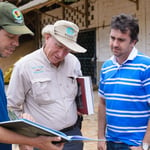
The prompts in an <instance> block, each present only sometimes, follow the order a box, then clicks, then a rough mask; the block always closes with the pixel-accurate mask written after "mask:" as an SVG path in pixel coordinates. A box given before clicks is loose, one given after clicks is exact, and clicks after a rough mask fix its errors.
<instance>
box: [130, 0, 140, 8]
mask: <svg viewBox="0 0 150 150" xmlns="http://www.w3.org/2000/svg"><path fill="white" fill-rule="evenodd" d="M129 1H130V2H133V3H135V4H136V10H139V0H129Z"/></svg>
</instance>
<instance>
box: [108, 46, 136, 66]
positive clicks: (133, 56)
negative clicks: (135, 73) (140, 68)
mask: <svg viewBox="0 0 150 150" xmlns="http://www.w3.org/2000/svg"><path fill="white" fill-rule="evenodd" d="M137 53H138V51H137V49H136V48H135V47H133V49H132V51H131V52H130V54H129V56H128V58H127V59H126V60H125V61H124V62H123V63H122V64H124V63H125V62H127V61H128V60H133V59H134V58H135V57H136V56H137ZM110 59H111V60H112V62H113V63H114V64H117V65H119V64H118V62H117V61H116V57H115V56H114V55H113V56H112V57H111V58H110ZM119 66H120V65H119Z"/></svg>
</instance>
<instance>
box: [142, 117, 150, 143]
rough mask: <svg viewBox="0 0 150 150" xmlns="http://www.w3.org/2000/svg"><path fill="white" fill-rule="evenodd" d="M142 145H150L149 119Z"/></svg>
mask: <svg viewBox="0 0 150 150" xmlns="http://www.w3.org/2000/svg"><path fill="white" fill-rule="evenodd" d="M143 143H148V144H149V145H150V119H149V122H148V126H147V130H146V133H145V136H144V140H143Z"/></svg>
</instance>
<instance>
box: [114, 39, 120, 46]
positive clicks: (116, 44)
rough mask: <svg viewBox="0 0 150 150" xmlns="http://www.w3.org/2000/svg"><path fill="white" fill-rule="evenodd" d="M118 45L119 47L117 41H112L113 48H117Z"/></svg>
mask: <svg viewBox="0 0 150 150" xmlns="http://www.w3.org/2000/svg"><path fill="white" fill-rule="evenodd" d="M118 45H119V42H118V40H117V39H115V40H114V41H113V46H114V47H117V46H118Z"/></svg>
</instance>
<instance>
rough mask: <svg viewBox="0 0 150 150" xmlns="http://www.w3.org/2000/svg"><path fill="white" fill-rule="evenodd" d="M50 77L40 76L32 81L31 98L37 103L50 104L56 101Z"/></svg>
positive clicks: (55, 93)
mask: <svg viewBox="0 0 150 150" xmlns="http://www.w3.org/2000/svg"><path fill="white" fill-rule="evenodd" d="M51 81H52V80H51V79H50V78H41V79H38V80H34V81H32V93H33V99H34V101H35V102H36V103H37V104H38V105H46V104H52V103H55V102H56V99H57V92H56V90H55V88H54V85H52V82H51Z"/></svg>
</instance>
